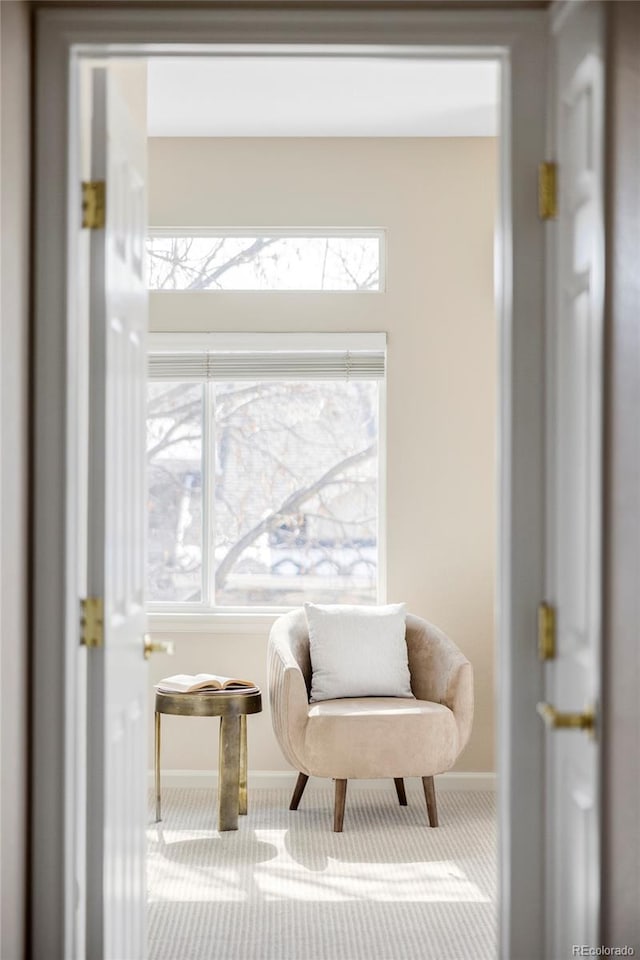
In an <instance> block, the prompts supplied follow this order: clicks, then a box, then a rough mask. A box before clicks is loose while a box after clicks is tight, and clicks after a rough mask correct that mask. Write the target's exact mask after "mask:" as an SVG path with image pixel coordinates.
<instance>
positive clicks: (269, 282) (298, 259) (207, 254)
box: [147, 228, 383, 291]
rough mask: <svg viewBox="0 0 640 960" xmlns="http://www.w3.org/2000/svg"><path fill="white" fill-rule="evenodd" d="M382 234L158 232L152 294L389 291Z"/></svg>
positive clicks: (151, 244)
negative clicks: (385, 274)
mask: <svg viewBox="0 0 640 960" xmlns="http://www.w3.org/2000/svg"><path fill="white" fill-rule="evenodd" d="M382 243H383V234H382V232H381V231H371V230H369V231H354V230H341V231H333V232H318V231H314V232H308V233H306V234H304V235H303V234H300V233H292V232H286V231H283V230H273V231H270V232H267V233H265V232H262V231H253V232H239V231H232V230H229V231H220V230H216V231H211V230H209V231H207V230H180V231H178V230H176V229H175V228H171V229H166V230H160V229H155V230H153V231H152V232H151V233H150V235H149V237H148V240H147V253H148V257H147V259H148V264H149V289H151V290H165V291H166V290H183V291H187V290H190V291H194V290H262V291H267V290H356V291H358V290H359V291H379V290H381V289H383V276H382V269H381V267H382V253H383V251H382Z"/></svg>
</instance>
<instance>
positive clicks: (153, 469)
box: [148, 380, 377, 606]
mask: <svg viewBox="0 0 640 960" xmlns="http://www.w3.org/2000/svg"><path fill="white" fill-rule="evenodd" d="M176 386H177V385H176V384H174V383H171V384H168V383H164V384H162V383H152V384H150V410H152V415H151V417H150V419H149V442H148V448H149V451H150V459H149V477H150V499H149V502H150V510H151V514H150V551H149V599H150V600H173V601H185V600H186V601H188V600H191V601H194V600H195V601H197V600H200V599H201V596H202V593H201V587H200V581H201V577H202V555H203V537H202V529H201V523H202V486H203V484H202V440H201V436H202V433H201V429H202V409H203V408H202V391H203V390H204V391H205V395H207V394H208V401H207V402H209V403H210V404H211V409H212V415H213V416H214V418H215V436H216V445H215V466H214V470H215V474H214V482H213V489H214V494H213V503H212V504H210V512H211V513H212V515H213V521H212V522H213V525H214V531H215V540H214V549H213V557H212V558H211V565H212V567H213V574H212V575H213V578H214V588H215V603H216V605H222V606H224V605H234V606H235V605H239V606H247V605H288V604H295V603H299V602H301V600H302V599H304V598H315V599H316V600H319V601H324V602H354V603H356V602H371V601H374V600H375V596H376V579H377V385H376V384H375V383H374V382H367V381H354V382H346V381H336V380H333V381H311V382H299V381H269V382H257V383H247V382H245V381H237V382H221V383H216V384H211V385H210V386H208V387H206V388H204V387H203V386H202V385H198V384H195V385H194V384H183V385H180V386H181V387H182V391H181V392H178V391H177V389H176ZM163 398H164V400H166V403H165V404H164V406H163Z"/></svg>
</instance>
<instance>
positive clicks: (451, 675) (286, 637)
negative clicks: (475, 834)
mask: <svg viewBox="0 0 640 960" xmlns="http://www.w3.org/2000/svg"><path fill="white" fill-rule="evenodd" d="M405 636H406V642H407V652H408V660H409V671H410V675H411V690H412V692H413V694H414V696H415V698H416V699H413V698H408V697H407V698H405V697H353V698H344V699H337V700H322V701H319V702H317V703H314V702H309V694H310V691H311V657H310V652H309V632H308V627H307V619H306V616H305V612H304V610H303V609H300V610H293V611H291V612H290V613H287V614H284V615H283V616H281V617H279V618H278V619H277V620H276V622H275V623H274V625H273V627H272V629H271V633H270V636H269V656H268V669H269V699H270V705H271V718H272V722H273V729H274V731H275V735H276V738H277V740H278V743H279V744H280V747H281V749H282V752H283V753H284V756H285V758H286V759H287V761H288V762H289V763H290V764H291V765H292V766H293V767H294V768H295V769H297V770H298V771H299V776H298V781H297V783H296V787H295V790H294V793H293V797H292V799H291V803H290V807H289V808H290V809H291V810H297V808H298V804H299V803H300V799H301V797H302V794H303V792H304V789H305V787H306V785H307V781H308V779H309V777H310V776H315V777H330V778H332V779H334V780H335V808H334V821H333V829H334V831H335V832H336V833H340V832H341V831H342V825H343V819H344V806H345V798H346V790H347V781H348V780H349V779H367V780H368V779H377V778H383V777H384V778H389V779H393V780H394V782H395V787H396V792H397V796H398V800H399V802H400V804H401V805H402V806H404V805H406V802H407V801H406V794H405V788H404V779H405V778H406V777H421V778H422V783H423V787H424V793H425V799H426V805H427V814H428V820H429V824H430V825H431V826H432V827H437V826H438V813H437V806H436V793H435V784H434V776H435V775H436V774H439V773H443V772H444V771H446V770H449V769H450V768H451V767H452V766H453V764H454V763H455V761H456V759H457V757H458V756H459V755H460V753H461V752H462V750H463V749H464V747H465V745H466V743H467V741H468V739H469V735H470V733H471V724H472V720H473V672H472V668H471V664H470V663H469V661H468V660H467V658H466V657H465V656H464V655H463V654H462V653H461V652H460V650H459V649H458V648H457V647H456V646H455V644H454V643H453V642H452V641H451V640H450V639H449V638H448V637H447V636H446V635H445V634H444V633H442V631H441V630H439V629H438V628H437V627H435V626H433V625H432V624H431V623H428V622H427V621H426V620H422V619H420V618H419V617H416V616H413V615H411V614H408V615H407V617H406V634H405Z"/></svg>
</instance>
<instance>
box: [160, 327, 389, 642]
mask: <svg viewBox="0 0 640 960" xmlns="http://www.w3.org/2000/svg"><path fill="white" fill-rule="evenodd" d="M386 342H387V335H386V333H379V332H377V333H346V332H336V333H295V332H294V333H262V332H260V333H252V332H242V333H240V332H238V333H235V332H234V333H226V332H217V331H211V332H203V333H184V332H175V333H166V332H163V333H151V334H149V335H148V350H149V353H150V354H153V353H174V352H175V353H178V352H180V351H192V350H193V351H196V350H212V351H221V352H222V351H229V352H232V351H238V352H242V351H255V352H260V351H265V352H266V351H269V352H279V351H287V350H294V351H298V352H304V351H323V350H335V351H346V350H372V351H379V352H383V353H384V354H385V361H386ZM385 367H386V362H385ZM194 382H198V381H194ZM376 382H377V384H378V538H377V544H378V563H377V583H376V603H385V602H386V584H387V518H386V502H387V495H386V494H387V491H386V486H387V484H386V453H387V438H386V371H385V376H384V377H382V378H381V379H380V380H377V381H376ZM214 433H215V423H214V422H213V417H211V416H210V415H209V410H208V405H207V404H206V402H205V404H204V407H203V422H202V471H203V488H202V491H203V492H202V497H203V503H202V527H203V530H202V536H203V546H204V543H205V539H206V538H207V537H208V543H207V545H206V549H204V550H203V569H202V577H203V596H202V600H200V601H199V602H190V603H185V602H179V603H178V602H175V603H171V602H164V601H148V602H147V611H148V617H149V627H150V629H151V630H152V631H158V632H164V631H171V630H176V631H178V630H179V631H180V632H182V633H200V632H203V633H211V632H214V633H215V632H217V630H218V629H219V630H220V631H221V632H223V631H224V632H229V631H230V630H231V632H248V631H247V627H248V626H251V627H252V628H253V629H254V628H255V627H257V626H258V625H262V624H269V623H271V622H272V621H273V620H275V618H276V617H278V616H280V615H281V614H282V613H286V612H287V611H288V610H291V609H293V607H291V606H252V607H247V606H226V605H225V606H220V607H215V606H214V605H213V603H212V602H211V601H212V594H211V585H210V579H211V570H210V566H209V562H208V561H209V559H210V557H211V556H212V550H213V538H214V535H215V530H214V525H213V524H212V523H211V522H210V511H209V503H210V498H211V496H212V493H213V488H212V474H211V470H210V469H208V466H209V460H210V456H211V451H212V450H213V449H214V443H215V435H214Z"/></svg>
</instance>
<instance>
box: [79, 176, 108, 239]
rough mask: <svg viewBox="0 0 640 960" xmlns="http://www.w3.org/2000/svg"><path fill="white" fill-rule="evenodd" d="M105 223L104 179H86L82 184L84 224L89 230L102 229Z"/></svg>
mask: <svg viewBox="0 0 640 960" xmlns="http://www.w3.org/2000/svg"><path fill="white" fill-rule="evenodd" d="M104 224H105V183H104V180H85V182H84V183H83V184H82V226H83V227H86V228H87V229H89V230H101V229H102V228H103V227H104Z"/></svg>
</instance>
